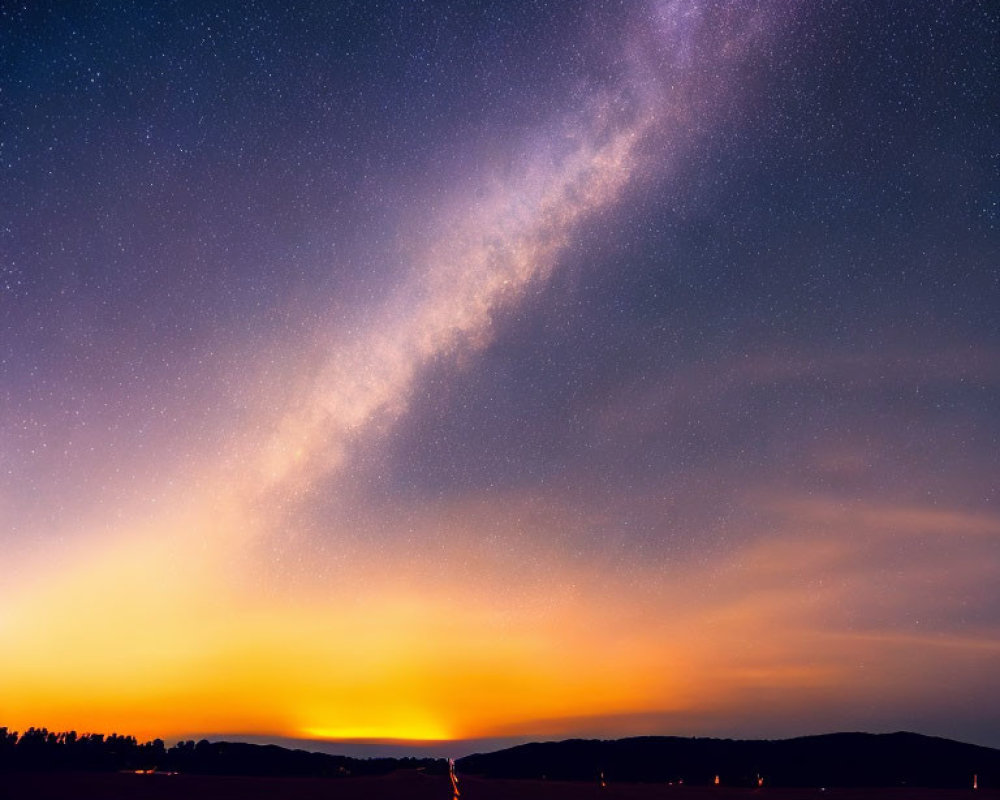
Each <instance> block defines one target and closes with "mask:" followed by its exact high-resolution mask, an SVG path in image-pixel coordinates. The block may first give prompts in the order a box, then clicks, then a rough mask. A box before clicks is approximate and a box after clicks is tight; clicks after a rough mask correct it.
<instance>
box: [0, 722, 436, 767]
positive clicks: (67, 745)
mask: <svg viewBox="0 0 1000 800" xmlns="http://www.w3.org/2000/svg"><path fill="white" fill-rule="evenodd" d="M418 768H420V769H423V770H425V771H427V772H436V773H440V774H444V773H446V772H447V763H446V762H444V761H441V760H440V759H430V758H425V759H416V758H365V759H361V758H348V757H347V756H335V755H328V754H326V753H310V752H307V751H305V750H290V749H288V748H285V747H279V746H278V745H259V744H246V743H243V742H210V741H208V740H206V739H202V740H201V741H200V742H197V743H195V742H194V741H186V742H178V743H177V744H176V745H174V746H173V747H170V748H167V747H165V746H164V743H163V742H162V741H161V740H160V739H156V740H154V741H152V742H145V743H142V744H140V743H139V742H137V741H136V739H135V737H133V736H119V735H118V734H112V735H110V736H104V735H102V734H92V733H88V734H82V735H78V734H77V733H76V732H75V731H70V732H68V733H52V732H50V731H48V730H46V729H45V728H29V729H28V730H27V731H25V732H24V733H23V734H20V735H18V734H17V733H14V732H10V731H8V730H7V728H0V772H2V771H15V770H17V771H39V772H58V771H71V770H79V771H114V770H139V769H143V770H146V769H155V770H158V771H164V772H184V773H188V774H199V775H252V776H271V777H278V776H282V777H293V776H298V777H307V776H309V777H346V776H349V775H354V776H362V775H385V774H388V773H390V772H393V771H395V770H398V769H418Z"/></svg>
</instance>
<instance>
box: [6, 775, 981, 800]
mask: <svg viewBox="0 0 1000 800" xmlns="http://www.w3.org/2000/svg"><path fill="white" fill-rule="evenodd" d="M460 788H461V791H462V800H514V799H515V798H517V799H518V800H587V799H588V798H591V799H592V800H656V799H659V798H663V800H740V799H741V798H745V800H959V799H960V798H961V800H1000V790H982V789H981V790H979V791H975V792H974V791H972V789H971V788H970V789H963V790H958V789H827V790H825V791H824V790H820V789H772V788H768V787H764V788H762V789H736V788H727V787H724V786H723V787H677V786H666V785H663V784H624V783H623V784H612V785H610V786H608V787H607V788H606V789H601V788H600V787H598V786H596V785H594V784H587V783H568V782H559V781H516V780H488V779H484V778H473V777H466V778H463V779H462V780H461V787H460ZM451 797H452V794H451V785H450V782H449V780H448V778H447V777H444V776H435V775H424V774H422V773H420V772H395V773H392V774H391V775H385V776H380V777H365V778H333V779H330V778H244V777H233V776H207V775H126V774H119V773H63V774H51V773H50V774H44V773H20V774H6V775H0V800H21V798H25V799H26V800H28V799H30V800H57V799H58V800H76V799H77V798H80V799H87V800H89V799H91V798H92V799H93V800H96V799H97V798H101V800H265V798H267V799H268V800H270V799H271V798H274V800H279V798H280V800H320V798H323V799H324V800H340V799H342V800H362V798H364V800H382V798H385V800H390V799H394V798H400V799H401V800H451Z"/></svg>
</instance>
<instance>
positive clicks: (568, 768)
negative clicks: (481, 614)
mask: <svg viewBox="0 0 1000 800" xmlns="http://www.w3.org/2000/svg"><path fill="white" fill-rule="evenodd" d="M457 767H458V769H459V771H460V772H467V773H471V774H480V775H484V776H488V777H491V778H541V777H543V776H544V777H545V778H548V779H550V780H595V779H596V777H597V776H598V774H599V773H601V772H603V773H604V774H605V776H606V777H607V779H608V780H609V781H656V782H661V781H678V780H683V781H684V782H685V783H686V784H690V785H698V784H708V783H711V782H712V781H713V780H714V778H715V776H716V775H718V776H719V778H720V782H721V783H722V784H726V785H730V786H732V785H740V786H752V785H754V784H756V782H757V779H758V777H760V778H763V779H764V783H765V784H766V785H768V786H841V787H847V786H866V787H869V786H870V787H876V786H879V787H881V786H925V787H941V788H946V787H947V788H960V787H971V786H972V776H973V775H974V774H976V775H978V776H979V783H980V785H981V786H997V785H998V784H1000V750H995V749H992V748H988V747H978V746H976V745H971V744H963V743H961V742H955V741H952V740H950V739H939V738H936V737H931V736H922V735H920V734H915V733H889V734H870V733H832V734H826V735H823V736H807V737H802V738H797V739H784V740H774V741H771V740H733V739H685V738H679V737H673V736H644V737H638V738H632V739H618V740H612V741H600V740H585V739H571V740H568V741H563V742H544V743H534V744H525V745H519V746H517V747H511V748H509V749H506V750H499V751H497V752H494V753H486V754H476V755H471V756H467V757H465V758H462V759H459V761H458V763H457Z"/></svg>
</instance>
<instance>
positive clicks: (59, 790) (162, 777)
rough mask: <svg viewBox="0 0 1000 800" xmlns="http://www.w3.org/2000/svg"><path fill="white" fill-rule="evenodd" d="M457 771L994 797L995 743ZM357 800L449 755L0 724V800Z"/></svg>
mask: <svg viewBox="0 0 1000 800" xmlns="http://www.w3.org/2000/svg"><path fill="white" fill-rule="evenodd" d="M146 771H148V773H149V774H140V773H141V772H146ZM457 774H458V776H459V780H460V789H461V792H462V797H463V798H464V799H465V800H504V799H505V798H524V799H525V800H548V799H549V798H551V799H552V800H559V799H560V798H567V800H568V798H587V797H593V798H609V799H610V798H622V799H623V800H627V799H628V798H634V800H645V798H675V800H698V799H699V798H704V800H709V799H711V800H733V799H734V798H751V797H752V798H760V799H762V798H774V800H805V799H806V798H842V799H843V800H868V798H891V799H897V798H898V800H904V798H906V799H907V800H910V799H912V800H952V799H953V798H993V800H1000V788H998V787H1000V750H995V749H992V748H986V747H978V746H975V745H969V744H963V743H960V742H955V741H951V740H948V739H938V738H934V737H928V736H921V735H918V734H913V733H895V734H881V735H873V734H861V733H840V734H828V735H825V736H811V737H802V738H798V739H786V740H776V741H767V740H730V739H684V738H679V737H638V738H632V739H619V740H611V741H602V740H581V739H577V740H568V741H564V742H545V743H535V744H528V745H520V746H518V747H513V748H509V749H506V750H500V751H497V752H494V753H487V754H477V755H472V756H467V757H466V758H462V759H459V761H458V762H457ZM973 776H976V777H977V780H978V784H979V787H981V788H979V789H978V790H976V791H973V788H972V787H973ZM602 778H603V779H605V780H606V784H607V785H606V786H601V785H600V782H601V779H602ZM716 778H718V780H719V784H718V785H715V781H716ZM759 783H762V784H763V785H758V784H759ZM362 797H364V798H369V799H370V798H375V799H376V800H377V799H378V798H408V799H409V800H423V799H424V798H427V800H431V799H432V798H445V800H447V798H451V797H452V792H451V782H450V780H449V778H448V766H447V762H445V761H443V760H440V759H391V758H379V759H354V758H347V757H345V756H334V755H327V754H323V753H310V752H307V751H304V750H289V749H287V748H282V747H277V746H275V745H254V744H246V743H239V742H209V741H207V740H202V741H200V742H197V743H195V742H193V741H190V742H180V743H178V744H176V745H174V746H173V747H170V748H167V747H166V746H165V745H164V743H163V742H162V741H159V740H156V741H153V742H146V743H143V744H140V743H138V742H137V741H136V740H135V739H134V738H132V737H128V736H118V735H117V734H113V735H111V736H108V737H105V736H102V735H100V734H84V735H77V734H75V733H72V732H70V733H50V732H48V731H46V730H44V729H29V731H27V732H26V733H25V734H23V735H18V734H16V733H11V732H8V731H7V729H5V728H0V800H15V798H32V799H33V800H34V799H35V798H37V799H38V800H45V798H105V799H106V800H119V798H121V799H122V800H124V799H125V798H135V799H136V800H142V799H143V798H148V800H167V799H168V798H195V799H196V800H197V798H206V800H207V799H208V798H211V799H212V800H226V799H227V798H234V800H235V798H240V799H241V800H244V799H245V800H255V798H289V800H297V798H301V799H302V800H310V799H311V798H344V800H352V798H362Z"/></svg>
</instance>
